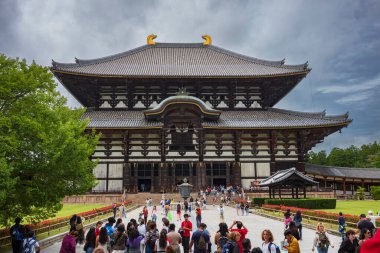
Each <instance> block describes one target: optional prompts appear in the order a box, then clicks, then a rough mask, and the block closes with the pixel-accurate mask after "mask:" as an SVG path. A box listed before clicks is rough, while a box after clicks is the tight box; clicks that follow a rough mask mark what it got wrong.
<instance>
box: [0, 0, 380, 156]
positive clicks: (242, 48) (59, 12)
mask: <svg viewBox="0 0 380 253" xmlns="http://www.w3.org/2000/svg"><path fill="white" fill-rule="evenodd" d="M379 13H380V2H379V1H375V0H374V1H355V2H350V3H349V4H348V3H347V1H344V0H340V1H328V2H327V1H322V2H321V1H312V0H308V1H220V0H211V1H202V0H198V1H147V0H144V1H122V0H119V1H100V0H84V1H75V0H67V1H58V0H55V1H39V0H30V1H12V0H3V1H0V24H1V25H0V50H1V52H3V53H5V54H7V55H9V56H11V57H16V56H19V57H22V58H26V59H28V60H32V59H35V60H36V61H37V62H38V63H39V64H43V65H50V60H51V58H54V60H57V61H60V62H73V61H74V57H78V58H82V59H88V58H98V57H102V56H107V55H110V54H115V53H120V52H123V51H126V50H130V49H132V48H135V47H138V46H141V45H143V44H145V39H146V36H147V35H148V34H151V33H155V34H157V35H158V38H157V39H156V41H160V42H201V41H202V39H201V35H202V34H210V35H211V36H212V38H213V43H214V44H215V45H217V46H220V47H223V48H226V49H229V50H232V51H235V52H238V53H242V54H246V55H249V56H254V57H257V58H263V59H268V60H280V59H282V58H284V57H285V58H286V62H287V63H288V64H299V63H303V62H305V61H309V64H310V67H311V68H313V70H312V72H311V73H310V74H309V75H308V77H307V78H306V79H304V80H303V81H302V82H301V83H300V84H299V86H297V87H296V88H295V89H294V90H292V92H290V93H289V94H288V96H286V97H285V98H284V99H283V100H282V101H281V102H280V103H279V104H278V105H276V107H280V108H286V109H291V110H301V111H322V110H324V109H326V111H327V114H343V113H345V112H346V111H349V112H350V117H351V118H353V119H354V122H353V123H352V125H350V126H349V127H348V128H347V129H344V130H343V131H342V133H341V134H339V133H337V134H333V135H332V136H330V137H328V138H327V139H326V141H325V143H323V144H320V145H318V146H317V147H316V150H318V149H330V148H331V147H334V146H341V147H344V146H349V145H351V144H355V145H361V144H363V143H367V142H370V141H375V140H380V131H379V130H378V129H377V128H378V125H379V124H380V109H378V108H380V106H379V105H380V102H379V101H378V99H377V98H378V97H379V95H380V94H379V93H380V92H379V87H380V67H379V66H380V35H379V34H380V19H379V18H378V16H379ZM58 89H59V91H60V92H62V93H63V94H64V95H65V96H67V97H69V102H68V103H69V104H70V105H71V106H79V104H78V103H77V102H75V99H73V98H72V97H71V96H70V95H69V94H68V92H67V91H66V90H65V89H64V88H63V87H61V86H59V87H58Z"/></svg>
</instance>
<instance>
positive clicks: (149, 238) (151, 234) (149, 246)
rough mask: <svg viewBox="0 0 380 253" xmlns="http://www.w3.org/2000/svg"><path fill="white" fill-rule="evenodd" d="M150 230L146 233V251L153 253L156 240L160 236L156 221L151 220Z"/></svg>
mask: <svg viewBox="0 0 380 253" xmlns="http://www.w3.org/2000/svg"><path fill="white" fill-rule="evenodd" d="M147 227H148V232H147V233H146V235H145V241H144V242H145V253H153V251H154V246H155V244H156V240H157V239H158V238H159V236H160V235H159V233H158V229H157V226H156V223H155V222H153V221H149V222H148V224H147Z"/></svg>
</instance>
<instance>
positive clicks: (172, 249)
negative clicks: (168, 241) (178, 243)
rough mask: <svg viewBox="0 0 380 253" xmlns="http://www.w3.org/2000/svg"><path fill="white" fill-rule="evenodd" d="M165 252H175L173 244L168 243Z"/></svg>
mask: <svg viewBox="0 0 380 253" xmlns="http://www.w3.org/2000/svg"><path fill="white" fill-rule="evenodd" d="M166 253H176V251H175V249H174V247H173V246H171V245H169V246H168V247H167V248H166Z"/></svg>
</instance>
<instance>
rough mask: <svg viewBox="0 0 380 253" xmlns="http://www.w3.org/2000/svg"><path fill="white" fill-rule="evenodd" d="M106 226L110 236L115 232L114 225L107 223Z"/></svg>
mask: <svg viewBox="0 0 380 253" xmlns="http://www.w3.org/2000/svg"><path fill="white" fill-rule="evenodd" d="M104 227H105V228H106V229H107V234H108V236H111V235H112V234H113V232H115V229H114V228H113V227H112V225H109V224H107V225H105V226H104Z"/></svg>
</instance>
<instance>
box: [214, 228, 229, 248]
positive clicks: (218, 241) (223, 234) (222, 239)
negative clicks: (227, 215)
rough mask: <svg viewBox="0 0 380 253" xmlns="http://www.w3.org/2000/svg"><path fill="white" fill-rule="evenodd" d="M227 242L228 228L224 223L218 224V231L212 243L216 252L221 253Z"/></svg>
mask: <svg viewBox="0 0 380 253" xmlns="http://www.w3.org/2000/svg"><path fill="white" fill-rule="evenodd" d="M227 241H228V226H227V224H226V223H224V222H221V223H219V230H218V232H216V234H215V237H214V243H215V245H216V252H222V249H223V246H224V244H226V242H227Z"/></svg>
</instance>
